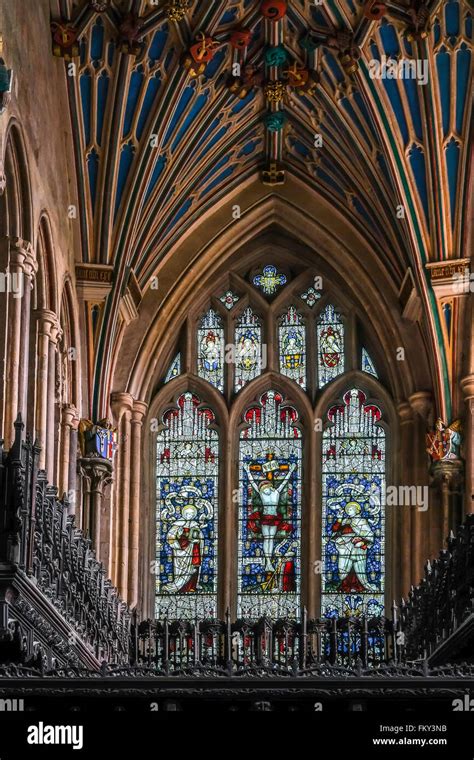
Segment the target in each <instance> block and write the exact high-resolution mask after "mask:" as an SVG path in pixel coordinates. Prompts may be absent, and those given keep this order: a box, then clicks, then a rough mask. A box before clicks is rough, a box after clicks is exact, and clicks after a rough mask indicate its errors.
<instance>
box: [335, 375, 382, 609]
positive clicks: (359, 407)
mask: <svg viewBox="0 0 474 760" xmlns="http://www.w3.org/2000/svg"><path fill="white" fill-rule="evenodd" d="M365 401H366V396H365V394H364V393H363V391H361V390H359V389H357V388H353V389H352V390H349V391H348V392H347V393H346V394H345V395H344V399H343V403H342V404H337V405H335V406H332V407H331V408H330V409H329V411H328V418H329V422H330V424H329V426H328V427H327V428H326V430H325V431H324V434H323V468H322V473H323V542H322V552H323V554H322V559H323V576H322V607H323V609H322V612H323V615H324V616H326V617H335V616H357V615H362V614H366V615H369V616H375V615H380V614H383V611H384V539H385V516H384V511H383V506H382V505H383V504H384V502H385V432H384V429H383V427H382V426H381V425H380V424H379V422H380V419H381V412H380V409H379V408H378V407H377V406H375V405H373V404H366V403H365Z"/></svg>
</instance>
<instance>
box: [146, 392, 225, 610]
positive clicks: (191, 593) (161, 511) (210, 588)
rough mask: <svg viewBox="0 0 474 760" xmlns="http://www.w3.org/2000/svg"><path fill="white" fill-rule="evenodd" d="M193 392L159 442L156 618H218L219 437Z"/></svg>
mask: <svg viewBox="0 0 474 760" xmlns="http://www.w3.org/2000/svg"><path fill="white" fill-rule="evenodd" d="M199 404H200V400H199V399H198V398H197V397H196V396H194V395H193V394H191V393H184V394H183V395H182V396H180V398H179V399H178V404H177V409H172V410H170V411H168V412H166V414H165V415H164V417H163V424H164V427H163V430H162V431H161V432H160V433H158V440H157V483H156V498H157V513H156V616H157V617H158V618H162V617H163V616H165V615H166V616H167V617H170V618H194V617H195V616H198V617H200V618H209V617H214V616H215V614H216V593H217V515H218V470H219V455H218V444H219V441H218V434H217V432H216V430H214V429H212V423H213V422H214V414H213V413H212V411H211V410H210V409H203V408H199Z"/></svg>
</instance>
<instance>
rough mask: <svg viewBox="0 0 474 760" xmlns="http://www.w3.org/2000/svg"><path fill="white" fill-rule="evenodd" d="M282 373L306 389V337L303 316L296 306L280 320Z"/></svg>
mask: <svg viewBox="0 0 474 760" xmlns="http://www.w3.org/2000/svg"><path fill="white" fill-rule="evenodd" d="M279 342H280V372H281V373H282V374H283V375H286V377H290V378H291V379H292V380H294V381H295V382H296V383H298V385H300V386H301V387H302V388H305V387H306V336H305V327H304V324H303V320H302V318H301V316H300V315H299V314H298V312H297V311H296V309H295V307H294V306H290V307H289V308H288V311H287V313H286V314H285V315H284V317H282V319H281V320H280V326H279Z"/></svg>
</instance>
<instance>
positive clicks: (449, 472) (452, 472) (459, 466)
mask: <svg viewBox="0 0 474 760" xmlns="http://www.w3.org/2000/svg"><path fill="white" fill-rule="evenodd" d="M463 473H464V462H463V461H462V460H461V459H442V460H440V461H436V462H432V463H431V467H430V475H431V477H432V479H433V480H432V482H433V484H434V485H436V484H439V483H446V484H447V485H448V487H449V489H450V490H453V491H454V490H458V489H459V488H461V486H462V483H463Z"/></svg>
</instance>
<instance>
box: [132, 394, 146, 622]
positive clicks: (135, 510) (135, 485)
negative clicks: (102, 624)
mask: <svg viewBox="0 0 474 760" xmlns="http://www.w3.org/2000/svg"><path fill="white" fill-rule="evenodd" d="M147 409H148V406H147V404H145V403H144V402H143V401H134V402H133V410H132V419H131V453H130V516H129V548H128V595H127V598H128V604H129V605H130V607H132V608H133V607H136V606H137V603H138V569H139V568H138V548H139V546H138V545H139V537H140V483H141V477H142V467H141V464H142V452H141V449H142V445H141V443H142V425H143V418H144V416H145V414H146V411H147Z"/></svg>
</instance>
